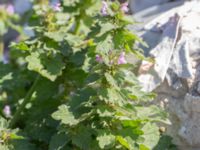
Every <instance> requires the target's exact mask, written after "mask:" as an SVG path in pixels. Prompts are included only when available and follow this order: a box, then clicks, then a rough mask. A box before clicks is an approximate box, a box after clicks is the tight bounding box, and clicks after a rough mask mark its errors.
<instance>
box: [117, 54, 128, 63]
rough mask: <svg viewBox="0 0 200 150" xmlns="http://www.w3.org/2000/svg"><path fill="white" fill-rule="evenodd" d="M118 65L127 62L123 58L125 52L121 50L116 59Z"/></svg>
mask: <svg viewBox="0 0 200 150" xmlns="http://www.w3.org/2000/svg"><path fill="white" fill-rule="evenodd" d="M117 63H118V65H121V64H127V61H126V59H125V52H122V53H121V54H120V56H119V58H118V61H117Z"/></svg>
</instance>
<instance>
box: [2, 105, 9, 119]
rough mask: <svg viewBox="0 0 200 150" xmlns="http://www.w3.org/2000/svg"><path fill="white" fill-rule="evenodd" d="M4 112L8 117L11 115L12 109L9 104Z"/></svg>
mask: <svg viewBox="0 0 200 150" xmlns="http://www.w3.org/2000/svg"><path fill="white" fill-rule="evenodd" d="M3 112H4V114H5V116H6V117H10V116H11V109H10V106H9V105H5V107H4V109H3Z"/></svg>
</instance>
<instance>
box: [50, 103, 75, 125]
mask: <svg viewBox="0 0 200 150" xmlns="http://www.w3.org/2000/svg"><path fill="white" fill-rule="evenodd" d="M52 117H53V118H54V119H55V120H60V121H61V122H62V123H63V124H66V125H76V124H78V123H79V120H77V119H75V117H74V115H73V113H72V112H71V111H70V110H69V106H67V105H61V106H59V108H58V111H57V112H55V113H53V114H52Z"/></svg>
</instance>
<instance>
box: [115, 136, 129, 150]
mask: <svg viewBox="0 0 200 150" xmlns="http://www.w3.org/2000/svg"><path fill="white" fill-rule="evenodd" d="M116 140H117V141H118V142H119V143H120V144H121V145H123V146H124V147H125V148H127V149H128V150H130V147H131V146H130V145H129V143H128V141H127V140H126V139H124V138H123V137H122V136H117V137H116Z"/></svg>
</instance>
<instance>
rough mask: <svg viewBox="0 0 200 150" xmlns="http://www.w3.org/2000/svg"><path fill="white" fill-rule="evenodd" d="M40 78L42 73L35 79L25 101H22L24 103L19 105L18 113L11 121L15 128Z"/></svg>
mask: <svg viewBox="0 0 200 150" xmlns="http://www.w3.org/2000/svg"><path fill="white" fill-rule="evenodd" d="M39 80H40V75H38V76H37V78H36V79H35V81H34V83H33V85H32V86H31V88H30V90H29V91H28V93H27V94H26V96H25V98H24V101H23V102H22V104H21V105H20V106H19V108H18V110H17V111H16V113H15V114H14V116H13V118H12V120H11V122H10V127H11V128H13V127H14V126H15V124H16V122H17V121H18V119H19V117H20V115H21V113H22V112H23V111H24V109H25V107H26V104H27V103H28V102H30V100H31V97H32V95H33V92H34V91H35V87H36V86H37V84H38V82H39Z"/></svg>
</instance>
